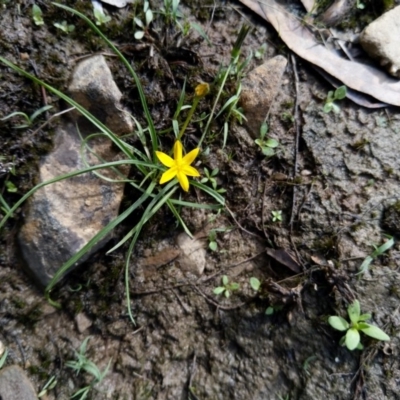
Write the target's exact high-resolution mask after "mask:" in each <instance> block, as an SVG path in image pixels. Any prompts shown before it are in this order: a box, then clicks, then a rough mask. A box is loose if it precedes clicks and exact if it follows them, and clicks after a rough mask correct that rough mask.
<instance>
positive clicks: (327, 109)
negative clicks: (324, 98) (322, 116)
mask: <svg viewBox="0 0 400 400" xmlns="http://www.w3.org/2000/svg"><path fill="white" fill-rule="evenodd" d="M332 108H333V103H325V105H324V113H327V114H328V113H330V112H331V111H332Z"/></svg>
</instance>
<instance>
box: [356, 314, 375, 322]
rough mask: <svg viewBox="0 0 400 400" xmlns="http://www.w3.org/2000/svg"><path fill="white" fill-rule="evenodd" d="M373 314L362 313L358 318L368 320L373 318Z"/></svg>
mask: <svg viewBox="0 0 400 400" xmlns="http://www.w3.org/2000/svg"><path fill="white" fill-rule="evenodd" d="M371 317H372V315H371V314H361V315H360V316H359V318H358V320H359V321H368V320H369V319H371Z"/></svg>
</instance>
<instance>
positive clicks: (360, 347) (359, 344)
mask: <svg viewBox="0 0 400 400" xmlns="http://www.w3.org/2000/svg"><path fill="white" fill-rule="evenodd" d="M356 349H357V350H363V349H364V346H363V345H362V344H361V342H360V343H358V345H357V347H356Z"/></svg>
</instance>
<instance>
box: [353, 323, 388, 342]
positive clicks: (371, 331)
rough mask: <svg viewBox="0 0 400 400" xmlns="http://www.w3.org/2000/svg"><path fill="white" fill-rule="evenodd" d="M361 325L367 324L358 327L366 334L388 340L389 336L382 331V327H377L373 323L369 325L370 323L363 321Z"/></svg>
mask: <svg viewBox="0 0 400 400" xmlns="http://www.w3.org/2000/svg"><path fill="white" fill-rule="evenodd" d="M363 325H367V326H366V327H364V326H363V327H362V328H361V327H360V330H361V332H363V333H365V334H366V335H368V336H370V337H372V338H374V339H377V340H382V341H388V340H390V337H389V336H388V335H387V334H386V333H385V332H383V330H382V329H380V328H378V327H377V326H374V325H370V324H366V323H364V324H363Z"/></svg>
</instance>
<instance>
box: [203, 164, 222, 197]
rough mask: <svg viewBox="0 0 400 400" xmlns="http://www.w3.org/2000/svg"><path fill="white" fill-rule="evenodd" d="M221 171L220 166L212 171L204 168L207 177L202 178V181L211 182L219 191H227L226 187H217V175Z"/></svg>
mask: <svg viewBox="0 0 400 400" xmlns="http://www.w3.org/2000/svg"><path fill="white" fill-rule="evenodd" d="M218 173H219V169H218V168H214V169H213V170H212V171H211V172H210V171H209V170H208V169H207V168H204V175H205V177H204V178H202V179H201V181H200V182H201V183H209V184H211V186H212V188H213V189H214V190H215V191H216V192H217V193H225V192H226V189H223V188H219V189H218V188H217V185H218V183H217V179H216V176H217V175H218Z"/></svg>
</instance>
